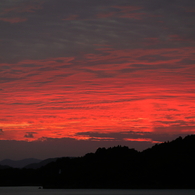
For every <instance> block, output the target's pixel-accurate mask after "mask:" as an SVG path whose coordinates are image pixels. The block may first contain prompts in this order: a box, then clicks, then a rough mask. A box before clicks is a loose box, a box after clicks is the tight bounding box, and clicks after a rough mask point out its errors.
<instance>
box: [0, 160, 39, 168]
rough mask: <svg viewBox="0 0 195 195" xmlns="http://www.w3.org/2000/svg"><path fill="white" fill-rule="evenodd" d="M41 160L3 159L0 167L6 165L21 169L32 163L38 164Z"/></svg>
mask: <svg viewBox="0 0 195 195" xmlns="http://www.w3.org/2000/svg"><path fill="white" fill-rule="evenodd" d="M40 161H41V160H39V159H35V158H26V159H23V160H10V159H5V160H2V161H0V165H7V166H10V167H13V168H23V167H25V166H26V165H28V164H32V163H38V162H40Z"/></svg>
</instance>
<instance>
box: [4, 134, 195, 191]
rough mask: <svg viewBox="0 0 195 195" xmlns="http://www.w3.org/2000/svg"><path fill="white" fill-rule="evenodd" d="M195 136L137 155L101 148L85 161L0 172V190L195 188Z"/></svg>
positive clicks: (121, 148) (119, 148)
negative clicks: (28, 186) (22, 186)
mask: <svg viewBox="0 0 195 195" xmlns="http://www.w3.org/2000/svg"><path fill="white" fill-rule="evenodd" d="M194 175H195V135H190V136H187V137H185V138H181V137H179V138H177V139H176V140H174V141H171V142H165V143H162V144H157V145H155V146H153V147H152V148H149V149H147V150H144V151H143V152H138V151H136V150H135V149H129V148H128V147H126V146H116V147H112V148H108V149H106V148H99V149H97V151H96V152H95V153H88V154H86V155H85V156H83V157H77V158H68V157H64V158H59V159H57V160H56V161H55V162H51V163H48V164H47V165H45V166H43V167H41V168H37V169H30V168H23V169H14V168H8V167H4V168H2V169H1V168H0V185H1V186H15V185H16V186H19V185H38V186H43V187H44V188H137V189H140V188H161V189H165V188H195V184H194V179H193V178H194Z"/></svg>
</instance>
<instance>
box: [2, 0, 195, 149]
mask: <svg viewBox="0 0 195 195" xmlns="http://www.w3.org/2000/svg"><path fill="white" fill-rule="evenodd" d="M194 7H195V3H194V1H192V0H185V1H184V0H181V1H177V2H175V1H168V0H158V1H156V0H148V1H144V0H140V1H133V0H120V1H118V0H113V1H109V0H98V1H91V0H86V1H84V2H83V1H82V2H81V1H80V0H67V1H62V0H55V1H54V0H48V1H36V0H29V1H28V2H26V1H23V0H17V1H12V0H10V1H5V0H4V1H1V3H0V25H1V27H2V28H1V29H2V30H1V31H0V99H1V101H0V107H1V113H0V115H1V117H0V129H1V131H0V139H1V140H20V141H36V140H44V139H50V138H52V139H74V140H75V141H78V140H80V141H81V140H83V141H88V143H93V142H97V141H99V143H100V141H101V143H102V142H104V141H105V143H106V142H112V143H117V142H122V143H124V144H126V143H127V142H128V143H131V142H140V143H141V142H143V143H146V142H147V143H150V144H154V143H158V142H161V141H166V140H167V139H169V138H172V137H176V136H177V135H186V134H192V133H194V131H195V128H194V127H195V102H194V91H195V77H194V73H195V55H194V54H195V36H194V30H195V25H194V20H195V12H194ZM146 145H147V144H146ZM146 145H145V146H146Z"/></svg>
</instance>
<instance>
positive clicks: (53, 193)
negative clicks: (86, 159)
mask: <svg viewBox="0 0 195 195" xmlns="http://www.w3.org/2000/svg"><path fill="white" fill-rule="evenodd" d="M0 194H1V195H4V194H5V195H12V194H14V195H194V194H195V190H110V189H106V190H100V189H76V190H74V189H39V187H0Z"/></svg>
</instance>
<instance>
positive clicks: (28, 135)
mask: <svg viewBox="0 0 195 195" xmlns="http://www.w3.org/2000/svg"><path fill="white" fill-rule="evenodd" d="M34 134H37V132H26V134H25V135H24V137H26V138H34Z"/></svg>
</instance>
